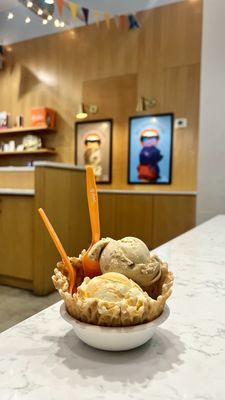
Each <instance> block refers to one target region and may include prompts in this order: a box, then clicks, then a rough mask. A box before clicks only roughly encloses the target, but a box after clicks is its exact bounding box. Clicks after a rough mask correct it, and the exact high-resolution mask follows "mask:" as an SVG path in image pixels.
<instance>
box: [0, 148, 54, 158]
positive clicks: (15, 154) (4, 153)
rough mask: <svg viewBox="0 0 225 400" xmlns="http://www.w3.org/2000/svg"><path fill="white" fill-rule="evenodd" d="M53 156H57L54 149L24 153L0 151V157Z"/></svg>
mask: <svg viewBox="0 0 225 400" xmlns="http://www.w3.org/2000/svg"><path fill="white" fill-rule="evenodd" d="M38 154H46V155H54V154H57V153H56V151H55V150H54V149H39V150H24V151H0V157H1V156H24V155H25V156H29V155H38Z"/></svg>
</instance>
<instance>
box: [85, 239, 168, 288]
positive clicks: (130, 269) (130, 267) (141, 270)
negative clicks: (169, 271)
mask: <svg viewBox="0 0 225 400" xmlns="http://www.w3.org/2000/svg"><path fill="white" fill-rule="evenodd" d="M89 257H90V258H92V259H94V260H97V261H99V263H100V268H101V271H102V273H103V274H105V273H107V272H118V273H121V274H123V275H125V276H127V277H128V278H130V279H133V280H134V281H135V282H136V283H138V284H139V285H140V286H141V287H142V288H147V287H149V286H150V285H151V284H152V283H153V282H154V281H156V280H158V279H159V278H160V274H161V269H160V259H159V258H158V257H157V256H153V257H152V256H150V252H149V249H148V248H147V246H146V245H145V243H143V242H142V241H141V240H140V239H137V238H135V237H125V238H123V239H121V240H113V239H111V238H106V239H102V240H100V241H99V242H97V243H96V244H95V245H94V246H93V247H92V249H91V250H90V252H89Z"/></svg>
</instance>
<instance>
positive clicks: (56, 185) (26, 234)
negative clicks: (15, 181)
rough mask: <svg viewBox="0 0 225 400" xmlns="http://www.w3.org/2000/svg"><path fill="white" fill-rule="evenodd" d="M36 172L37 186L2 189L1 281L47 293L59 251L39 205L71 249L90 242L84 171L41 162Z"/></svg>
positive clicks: (0, 213) (68, 250) (67, 247)
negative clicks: (49, 232) (33, 187)
mask: <svg viewBox="0 0 225 400" xmlns="http://www.w3.org/2000/svg"><path fill="white" fill-rule="evenodd" d="M21 172H22V171H21ZM18 173H19V172H18ZM33 173H34V181H35V185H34V186H35V189H34V190H32V189H29V190H28V189H27V190H22V189H21V190H19V189H1V190H0V242H1V246H0V260H1V263H0V284H6V285H11V286H17V287H21V288H26V289H31V290H33V291H34V292H35V293H36V294H39V295H44V294H46V293H48V292H50V291H51V290H52V289H53V285H52V283H51V275H52V272H53V269H54V267H55V265H56V262H57V261H58V260H59V256H58V253H57V251H56V249H55V246H54V245H53V243H52V241H51V239H50V238H49V235H48V233H47V232H46V229H45V227H44V226H43V223H42V221H41V220H40V217H39V215H38V212H37V210H38V208H39V207H42V208H44V210H45V211H46V212H47V214H48V216H49V218H50V220H51V222H52V224H53V226H54V227H55V229H56V232H57V233H58V235H59V237H60V238H61V240H62V242H63V245H64V246H65V249H66V251H67V252H68V254H70V255H75V254H76V255H77V254H79V252H80V250H81V249H82V248H84V247H87V245H88V244H89V241H90V228H89V217H88V209H87V201H86V188H85V171H84V169H81V168H75V167H72V166H71V167H70V168H69V167H68V168H65V167H63V164H62V165H61V166H60V165H58V164H51V163H39V164H38V165H37V166H35V169H34V171H33Z"/></svg>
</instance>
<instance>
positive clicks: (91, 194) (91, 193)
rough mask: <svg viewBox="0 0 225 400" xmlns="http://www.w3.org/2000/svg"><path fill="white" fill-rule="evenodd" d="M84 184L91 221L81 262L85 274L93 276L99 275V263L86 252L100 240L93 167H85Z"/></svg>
mask: <svg viewBox="0 0 225 400" xmlns="http://www.w3.org/2000/svg"><path fill="white" fill-rule="evenodd" d="M86 185H87V198H88V208H89V214H90V221H91V231H92V241H91V245H90V247H89V249H88V250H87V251H86V253H84V254H83V257H82V264H83V269H84V274H85V276H89V278H93V277H94V276H97V275H101V269H100V265H99V263H98V262H97V261H93V260H90V258H89V257H88V252H89V251H90V249H91V248H92V246H93V245H94V244H95V243H96V242H98V241H99V240H100V222H99V209H98V193H97V189H96V182H95V176H94V171H93V168H92V167H90V166H88V167H86Z"/></svg>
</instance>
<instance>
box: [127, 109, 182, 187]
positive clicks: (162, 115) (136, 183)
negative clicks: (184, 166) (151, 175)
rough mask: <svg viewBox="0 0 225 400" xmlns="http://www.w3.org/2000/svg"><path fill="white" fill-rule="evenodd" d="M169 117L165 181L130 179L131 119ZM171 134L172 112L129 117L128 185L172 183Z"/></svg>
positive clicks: (172, 126)
mask: <svg viewBox="0 0 225 400" xmlns="http://www.w3.org/2000/svg"><path fill="white" fill-rule="evenodd" d="M160 117H170V154H169V165H168V167H169V172H168V180H167V181H166V182H160V181H132V180H131V179H130V175H131V135H132V132H131V125H132V121H133V120H138V119H145V118H159V119H160ZM173 134H174V114H173V113H160V114H147V115H135V116H131V117H129V135H128V175H127V183H128V184H129V185H170V184H171V183H172V162H173Z"/></svg>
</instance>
